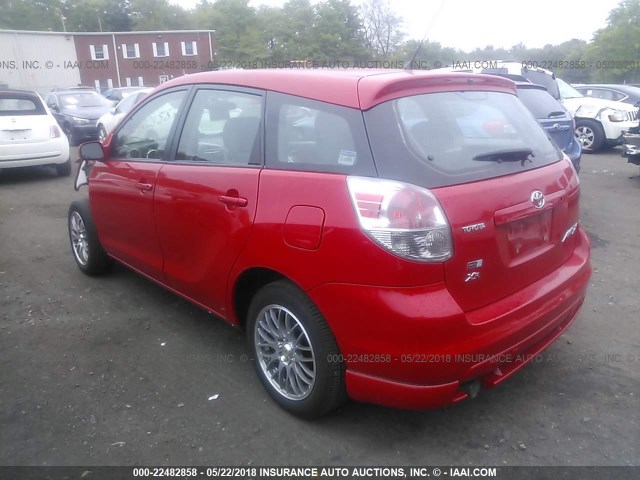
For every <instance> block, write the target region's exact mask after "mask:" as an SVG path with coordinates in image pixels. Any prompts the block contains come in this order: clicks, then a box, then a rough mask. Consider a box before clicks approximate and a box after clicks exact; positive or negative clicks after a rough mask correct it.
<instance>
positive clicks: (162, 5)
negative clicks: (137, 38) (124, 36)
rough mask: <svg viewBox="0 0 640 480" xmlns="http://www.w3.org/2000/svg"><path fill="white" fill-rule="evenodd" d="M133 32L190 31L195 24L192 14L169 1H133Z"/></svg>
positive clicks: (131, 8)
mask: <svg viewBox="0 0 640 480" xmlns="http://www.w3.org/2000/svg"><path fill="white" fill-rule="evenodd" d="M130 10H131V18H132V19H133V30H137V31H145V30H152V31H156V30H189V29H192V28H194V25H195V23H194V22H193V20H192V19H193V17H192V14H191V13H190V12H187V11H186V10H184V9H183V8H182V7H180V6H178V5H172V4H170V3H169V2H168V0H131V6H130Z"/></svg>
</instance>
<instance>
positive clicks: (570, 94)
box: [556, 78, 584, 98]
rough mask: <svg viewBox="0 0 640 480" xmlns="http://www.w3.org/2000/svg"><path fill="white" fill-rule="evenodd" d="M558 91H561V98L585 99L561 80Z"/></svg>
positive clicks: (558, 80)
mask: <svg viewBox="0 0 640 480" xmlns="http://www.w3.org/2000/svg"><path fill="white" fill-rule="evenodd" d="M556 81H557V82H558V89H559V90H560V96H561V97H562V98H580V97H584V95H582V94H581V93H580V92H579V91H577V90H576V89H575V88H573V87H572V86H571V85H569V84H568V83H567V82H565V81H564V80H562V79H561V78H557V79H556Z"/></svg>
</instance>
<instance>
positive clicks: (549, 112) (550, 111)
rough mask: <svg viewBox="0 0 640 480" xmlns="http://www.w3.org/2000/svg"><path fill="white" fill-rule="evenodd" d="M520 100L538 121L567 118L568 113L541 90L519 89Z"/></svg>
mask: <svg viewBox="0 0 640 480" xmlns="http://www.w3.org/2000/svg"><path fill="white" fill-rule="evenodd" d="M518 98H519V99H520V101H521V102H522V103H524V106H525V107H527V109H529V111H530V112H531V113H533V116H534V117H536V118H537V119H543V118H558V119H562V118H563V117H567V115H568V114H567V112H566V111H565V109H564V108H563V107H562V105H560V102H558V101H557V100H556V99H555V98H553V97H552V96H551V95H549V93H548V92H546V91H545V90H540V89H539V88H527V87H524V88H520V87H518Z"/></svg>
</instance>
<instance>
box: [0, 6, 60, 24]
mask: <svg viewBox="0 0 640 480" xmlns="http://www.w3.org/2000/svg"><path fill="white" fill-rule="evenodd" d="M62 10H63V1H62V0H0V12H2V15H0V28H1V29H9V30H38V31H40V30H42V31H58V30H59V31H62Z"/></svg>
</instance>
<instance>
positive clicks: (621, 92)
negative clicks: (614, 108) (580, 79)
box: [573, 84, 640, 107]
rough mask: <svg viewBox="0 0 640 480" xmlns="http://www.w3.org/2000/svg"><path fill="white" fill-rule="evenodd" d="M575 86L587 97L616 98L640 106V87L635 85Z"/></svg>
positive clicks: (574, 86)
mask: <svg viewBox="0 0 640 480" xmlns="http://www.w3.org/2000/svg"><path fill="white" fill-rule="evenodd" d="M573 88H575V89H576V90H578V91H579V92H580V93H581V94H583V95H584V96H585V97H594V98H603V99H605V100H615V101H618V102H624V103H630V104H631V105H635V106H636V107H640V88H638V87H636V86H633V85H613V84H594V85H573Z"/></svg>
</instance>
